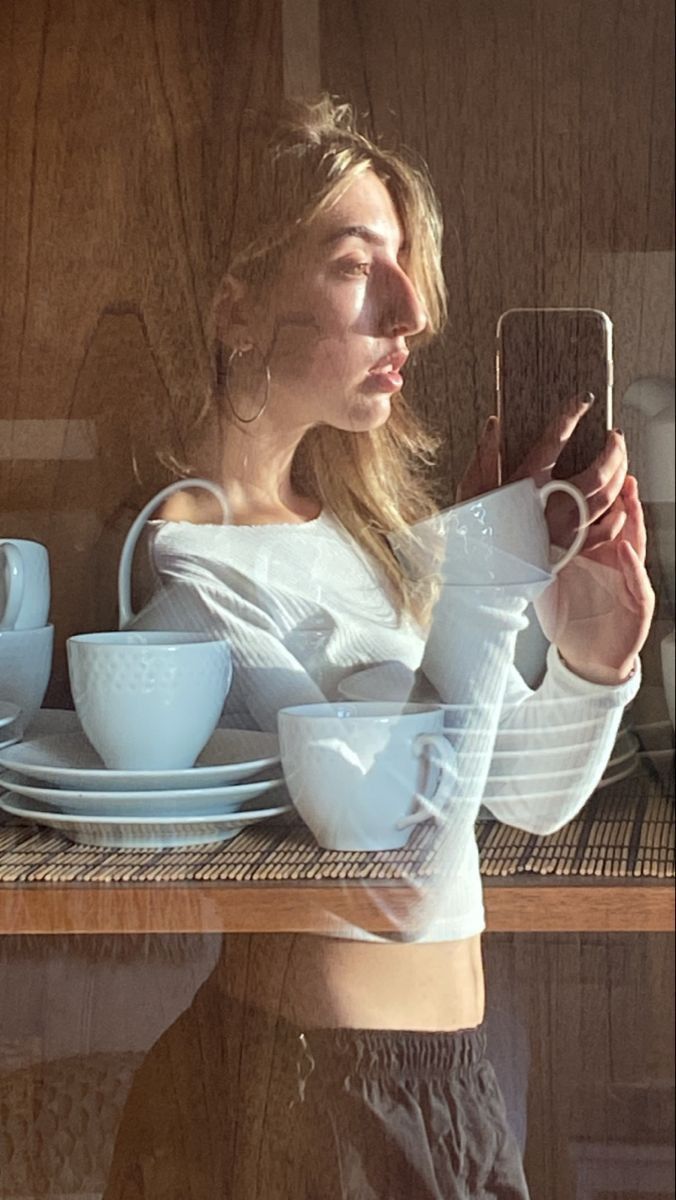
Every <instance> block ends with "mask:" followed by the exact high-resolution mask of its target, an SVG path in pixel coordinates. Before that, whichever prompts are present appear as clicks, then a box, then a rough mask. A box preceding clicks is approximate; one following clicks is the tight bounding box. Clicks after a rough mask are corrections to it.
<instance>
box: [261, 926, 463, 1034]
mask: <svg viewBox="0 0 676 1200" xmlns="http://www.w3.org/2000/svg"><path fill="white" fill-rule="evenodd" d="M483 1014H484V977H483V963H482V958H481V938H480V936H479V935H478V934H477V935H476V936H475V937H471V938H464V939H462V940H460V941H455V942H423V943H418V944H412V943H408V944H406V945H403V944H400V943H399V944H396V945H392V944H391V943H389V944H387V945H386V944H380V943H378V944H374V943H373V942H355V941H348V940H346V939H340V938H326V937H319V936H316V935H314V934H299V935H298V936H297V937H296V938H295V939H294V944H293V948H292V951H291V956H290V961H289V966H288V972H287V976H286V981H285V987H284V995H283V1000H282V1013H281V1015H282V1016H283V1017H285V1018H286V1019H287V1020H288V1021H291V1022H293V1023H294V1024H295V1025H297V1026H300V1027H301V1028H306V1029H309V1028H327V1027H331V1028H350V1029H417V1030H436V1031H451V1030H454V1029H472V1028H474V1027H475V1026H476V1025H479V1024H480V1023H481V1021H482V1020H483Z"/></svg>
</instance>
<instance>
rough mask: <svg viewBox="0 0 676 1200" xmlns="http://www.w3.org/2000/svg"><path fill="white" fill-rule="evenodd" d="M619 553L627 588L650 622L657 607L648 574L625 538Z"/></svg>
mask: <svg viewBox="0 0 676 1200" xmlns="http://www.w3.org/2000/svg"><path fill="white" fill-rule="evenodd" d="M618 551H619V561H620V568H621V570H622V575H623V577H624V584H625V587H626V589H627V591H628V592H629V594H630V596H631V598H632V600H633V601H634V604H635V606H636V610H637V611H638V612H640V613H642V614H643V615H644V617H645V618H646V619H647V620H649V619H650V617H652V613H653V609H654V607H655V593H654V591H653V589H652V586H651V583H650V580H649V578H648V573H647V571H646V569H645V567H644V565H643V563H642V562H641V559H640V558H639V556H638V554H637V553H636V550H635V549H634V547H633V546H632V544H631V542H629V541H626V540H625V539H624V538H623V539H622V541H621V542H620V543H619V545H618Z"/></svg>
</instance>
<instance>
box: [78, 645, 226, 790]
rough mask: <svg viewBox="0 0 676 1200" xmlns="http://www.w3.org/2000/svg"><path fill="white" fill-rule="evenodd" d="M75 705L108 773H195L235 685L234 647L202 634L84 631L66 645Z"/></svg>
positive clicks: (83, 726)
mask: <svg viewBox="0 0 676 1200" xmlns="http://www.w3.org/2000/svg"><path fill="white" fill-rule="evenodd" d="M67 649H68V669H69V672H70V682H71V689H72V693H73V701H74V703H75V708H76V710H77V714H78V717H79V718H80V721H81V724H82V728H83V729H84V731H85V733H86V735H87V737H88V738H89V740H90V742H91V743H92V745H93V746H94V748H95V749H96V750H98V752H99V754H100V755H101V758H102V759H103V761H104V763H105V764H106V766H107V767H110V768H112V769H116V770H132V771H133V770H143V771H153V770H157V771H164V770H174V769H182V768H184V767H191V766H192V765H193V763H194V762H195V759H196V758H197V756H198V754H199V752H200V750H202V748H203V747H204V745H205V744H206V742H207V741H208V740H209V737H210V736H211V734H212V733H213V731H214V729H215V727H216V724H217V723H218V718H219V716H220V715H221V711H222V709H223V704H224V701H225V698H226V696H227V694H228V689H229V687H230V682H231V679H232V659H231V654H230V647H229V644H228V643H227V642H225V641H214V640H212V639H210V638H207V637H200V635H199V634H197V633H176V632H171V631H170V632H167V633H156V632H146V631H140V630H139V631H138V632H137V631H131V632H126V633H85V634H78V635H76V636H75V637H71V638H69V639H68V643H67Z"/></svg>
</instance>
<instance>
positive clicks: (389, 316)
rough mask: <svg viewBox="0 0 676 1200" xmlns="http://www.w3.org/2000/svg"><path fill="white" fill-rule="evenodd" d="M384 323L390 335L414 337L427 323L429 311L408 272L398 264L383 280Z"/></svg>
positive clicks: (385, 329) (384, 327) (389, 270)
mask: <svg viewBox="0 0 676 1200" xmlns="http://www.w3.org/2000/svg"><path fill="white" fill-rule="evenodd" d="M381 286H382V325H383V332H384V333H386V334H387V335H388V336H389V337H395V336H397V335H398V336H399V337H413V335H414V334H416V333H422V331H423V329H424V328H425V326H426V325H427V313H426V312H425V309H424V308H423V305H422V302H421V299H420V296H419V294H418V292H417V289H416V288H415V287H414V285H413V282H412V281H411V279H410V278H409V276H408V275H407V274H406V272H405V271H404V270H403V269H402V268H401V267H400V266H399V265H398V264H397V266H392V267H390V268H389V269H388V270H387V271H386V273H385V278H384V279H383V280H382V285H381Z"/></svg>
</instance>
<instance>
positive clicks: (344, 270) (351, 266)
mask: <svg viewBox="0 0 676 1200" xmlns="http://www.w3.org/2000/svg"><path fill="white" fill-rule="evenodd" d="M338 269H339V271H340V272H341V274H343V275H368V273H369V271H370V269H371V264H370V263H368V262H342V263H339V264H338Z"/></svg>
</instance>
